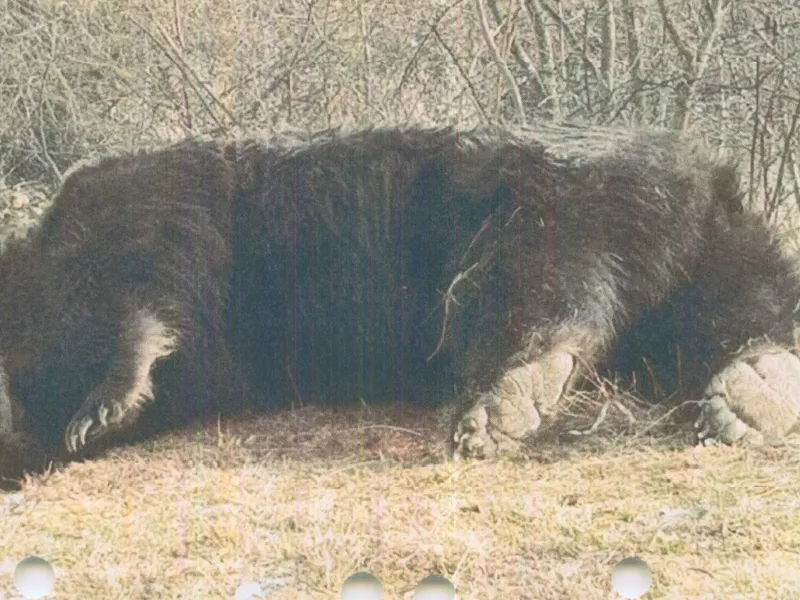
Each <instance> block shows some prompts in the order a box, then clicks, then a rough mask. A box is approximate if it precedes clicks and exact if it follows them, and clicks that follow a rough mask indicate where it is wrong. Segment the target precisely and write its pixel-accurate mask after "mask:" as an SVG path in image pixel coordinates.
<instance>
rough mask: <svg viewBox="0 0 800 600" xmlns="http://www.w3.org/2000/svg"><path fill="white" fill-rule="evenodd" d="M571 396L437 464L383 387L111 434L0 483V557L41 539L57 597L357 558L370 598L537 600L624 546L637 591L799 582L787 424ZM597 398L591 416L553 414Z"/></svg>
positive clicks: (215, 584)
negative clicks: (776, 430)
mask: <svg viewBox="0 0 800 600" xmlns="http://www.w3.org/2000/svg"><path fill="white" fill-rule="evenodd" d="M589 404H591V406H589ZM579 405H581V406H580V410H579V412H580V413H581V414H582V415H583V416H582V417H581V418H582V419H583V420H582V421H581V419H575V420H571V421H570V420H566V421H564V423H563V426H559V428H558V429H559V430H558V431H555V430H550V431H549V432H548V433H547V434H546V436H545V438H544V439H543V440H541V441H539V442H538V443H536V444H535V445H532V446H531V448H530V456H529V457H528V458H527V459H525V460H517V461H513V462H509V461H497V462H474V463H460V464H458V465H456V464H453V463H446V462H443V461H442V460H441V458H442V457H443V450H444V448H443V445H442V439H443V433H444V431H443V427H442V423H443V422H444V419H443V418H442V417H441V415H433V414H430V413H426V412H425V411H423V410H421V409H418V408H416V409H415V408H411V407H408V406H402V405H398V406H394V407H390V408H389V407H380V406H367V405H361V406H355V407H350V408H340V409H329V410H321V409H316V408H310V407H309V408H300V409H296V410H294V411H285V412H280V413H276V414H272V415H265V416H261V417H258V418H241V419H239V420H236V421H225V422H218V423H210V424H208V425H207V426H206V427H205V428H203V429H195V430H187V431H183V432H178V433H174V434H170V435H167V436H164V437H161V438H159V439H157V440H153V441H151V442H147V443H145V444H142V445H139V446H132V447H128V448H119V449H116V450H114V451H112V452H111V453H110V454H109V455H108V456H107V457H106V458H104V459H102V460H98V461H94V462H86V463H82V464H73V465H71V466H69V467H68V468H67V469H66V470H64V471H56V472H54V473H53V474H51V475H49V476H45V477H40V478H35V479H30V480H28V481H27V482H26V484H25V486H24V488H23V489H22V491H21V492H18V493H14V494H9V495H6V496H4V497H3V501H2V504H0V515H1V516H0V518H2V521H3V523H4V527H3V529H2V532H0V554H2V556H4V557H5V562H4V563H3V569H4V571H5V572H6V573H10V569H13V566H14V565H15V564H16V562H17V561H19V560H21V559H22V558H24V557H25V556H26V555H28V554H38V555H45V556H46V557H47V558H48V560H50V561H51V562H52V563H53V564H54V565H55V567H56V576H57V584H56V593H55V595H54V596H53V597H54V598H60V599H64V600H69V599H73V598H75V599H77V598H86V597H93V598H101V597H102V598H201V597H202V598H220V599H223V598H224V599H230V598H233V597H234V593H235V590H236V589H237V587H238V586H239V585H240V584H241V583H242V582H245V581H253V582H257V583H259V584H260V586H261V589H262V591H263V592H264V597H265V598H271V599H286V600H296V599H301V598H309V599H311V598H319V599H322V598H336V597H338V590H339V589H340V588H339V586H340V585H341V582H342V581H343V580H344V579H345V578H346V577H347V576H348V575H350V574H351V573H352V572H354V571H357V570H362V569H363V570H369V571H371V572H372V573H374V574H376V575H378V576H379V577H380V578H381V579H382V580H383V582H384V586H385V589H386V597H387V598H410V591H411V590H412V588H413V586H414V585H415V584H416V583H417V582H418V581H419V580H421V579H422V578H423V577H424V576H426V575H428V574H429V573H431V572H438V573H441V574H443V575H445V576H447V577H449V578H450V579H451V580H452V581H454V582H456V583H457V585H458V588H459V593H460V597H461V598H462V599H464V600H471V599H476V600H477V599H492V598H497V599H500V598H522V599H533V598H537V599H543V600H550V599H560V598H613V597H615V596H614V595H613V593H612V592H611V584H610V572H611V568H612V567H613V565H614V564H615V563H616V562H617V561H618V560H620V559H621V558H623V557H625V556H628V555H631V554H636V555H638V556H640V557H642V558H643V559H644V560H645V561H646V562H647V563H648V564H649V565H650V567H651V569H652V570H653V573H654V587H653V589H652V590H651V592H649V593H648V595H647V596H646V597H647V598H675V599H677V598H720V597H728V598H730V597H735V598H753V599H756V598H759V599H760V598H791V597H796V595H797V594H798V593H800V576H798V572H797V568H796V565H797V556H798V552H800V521H798V520H797V518H796V512H797V510H798V498H800V460H798V451H797V450H798V448H797V445H796V444H797V442H796V441H793V440H791V439H790V440H789V441H787V442H785V443H783V444H781V445H780V446H769V447H762V448H755V449H753V448H751V449H731V448H703V449H697V448H693V447H691V446H688V445H687V444H686V431H685V430H683V429H681V428H680V427H677V426H676V424H675V423H674V419H672V418H671V417H669V416H668V415H666V414H664V413H663V411H662V413H661V414H660V415H657V414H654V411H655V410H657V409H653V408H652V407H649V406H648V407H646V408H645V407H643V405H641V403H640V402H639V401H636V400H635V399H634V398H633V397H631V396H630V395H627V394H624V393H620V394H615V395H608V394H604V393H600V394H596V395H595V397H594V399H592V398H591V396H589V395H584V396H578V397H576V398H573V399H572V408H573V409H577V408H578V406H579ZM604 406H607V407H608V408H607V410H606V412H605V414H606V418H605V420H604V421H603V422H602V423H601V424H600V425H599V426H598V427H596V428H595V431H594V433H593V434H592V435H586V436H582V437H581V438H580V439H577V440H576V439H575V438H576V436H570V435H569V434H567V433H566V431H565V430H566V429H586V428H587V426H588V427H589V428H590V427H591V423H592V417H591V416H588V414H587V412H586V410H587V409H588V408H592V409H593V410H594V418H595V419H596V417H597V415H598V414H599V413H600V411H601V408H602V407H604ZM568 412H569V411H568ZM618 414H620V415H625V416H624V418H622V419H618V417H617V416H616V415H618ZM587 419H588V421H587ZM621 423H624V426H622V429H620V424H621ZM656 434H658V435H656ZM570 440H571V441H570ZM0 581H1V582H2V583H0V590H2V591H3V592H5V593H6V594H8V595H9V597H10V596H11V595H13V589H12V587H11V585H12V584H11V578H10V575H5V576H3V577H2V579H0Z"/></svg>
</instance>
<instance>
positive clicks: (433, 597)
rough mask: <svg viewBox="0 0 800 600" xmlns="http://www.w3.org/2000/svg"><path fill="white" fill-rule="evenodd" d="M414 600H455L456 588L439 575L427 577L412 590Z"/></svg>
mask: <svg viewBox="0 0 800 600" xmlns="http://www.w3.org/2000/svg"><path fill="white" fill-rule="evenodd" d="M414 600H456V587H455V586H454V585H453V584H452V583H450V581H449V580H448V579H447V578H445V577H442V576H441V575H428V576H427V577H426V578H425V579H423V580H422V581H420V582H419V583H418V584H417V587H416V588H414Z"/></svg>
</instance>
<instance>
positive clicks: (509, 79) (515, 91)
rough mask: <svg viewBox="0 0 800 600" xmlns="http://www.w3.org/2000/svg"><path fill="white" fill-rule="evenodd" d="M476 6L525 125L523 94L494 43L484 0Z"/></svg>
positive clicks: (490, 46)
mask: <svg viewBox="0 0 800 600" xmlns="http://www.w3.org/2000/svg"><path fill="white" fill-rule="evenodd" d="M475 6H476V8H477V9H478V18H479V19H480V24H481V31H482V32H483V39H484V40H485V41H486V45H487V46H488V48H489V52H490V53H491V55H492V58H493V59H494V62H495V63H496V64H497V68H498V69H500V73H502V74H503V77H504V78H505V80H506V85H508V89H509V91H510V92H511V94H512V96H513V98H514V104H516V106H517V116H518V117H519V121H520V123H521V124H522V125H525V124H526V123H527V119H526V117H525V106H524V105H523V104H522V96H521V95H520V93H519V87H518V86H517V82H516V81H515V80H514V76H513V75H512V74H511V71H509V69H508V65H507V64H506V61H504V60H503V57H502V56H500V52H499V50H498V49H497V44H495V43H494V36H493V35H492V32H491V30H490V29H489V19H488V18H487V17H486V7H485V6H484V4H483V0H475Z"/></svg>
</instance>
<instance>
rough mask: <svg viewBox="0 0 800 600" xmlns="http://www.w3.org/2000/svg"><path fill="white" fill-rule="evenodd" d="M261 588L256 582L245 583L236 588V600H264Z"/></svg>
mask: <svg viewBox="0 0 800 600" xmlns="http://www.w3.org/2000/svg"><path fill="white" fill-rule="evenodd" d="M262 594H263V592H262V590H261V586H260V585H258V584H257V583H256V582H255V581H243V582H242V583H240V584H239V587H238V588H236V595H235V596H234V599H235V600H254V599H255V598H263V595H262Z"/></svg>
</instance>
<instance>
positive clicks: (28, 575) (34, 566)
mask: <svg viewBox="0 0 800 600" xmlns="http://www.w3.org/2000/svg"><path fill="white" fill-rule="evenodd" d="M55 579H56V575H55V573H54V572H53V567H51V566H50V563H49V562H47V561H46V560H44V559H43V558H39V557H38V556H29V557H28V558H25V559H23V560H21V561H20V563H19V564H18V565H17V568H16V569H14V585H16V586H17V590H19V593H20V594H22V595H23V596H24V597H25V598H43V597H44V596H46V595H47V594H49V593H50V592H52V591H53V586H54V585H55Z"/></svg>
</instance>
